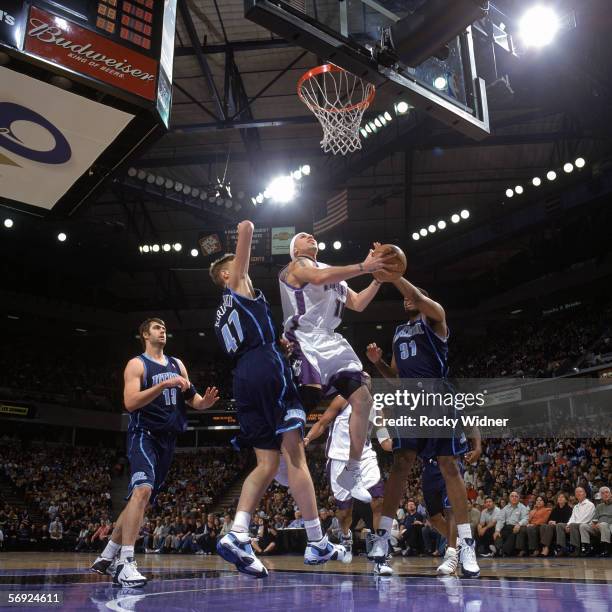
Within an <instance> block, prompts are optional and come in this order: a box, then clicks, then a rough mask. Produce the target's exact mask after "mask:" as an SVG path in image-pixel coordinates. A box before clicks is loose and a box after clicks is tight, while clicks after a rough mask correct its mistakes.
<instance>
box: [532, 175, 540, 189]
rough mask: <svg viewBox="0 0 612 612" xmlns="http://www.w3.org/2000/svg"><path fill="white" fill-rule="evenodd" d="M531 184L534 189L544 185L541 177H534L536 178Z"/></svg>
mask: <svg viewBox="0 0 612 612" xmlns="http://www.w3.org/2000/svg"><path fill="white" fill-rule="evenodd" d="M531 184H532V185H533V186H534V187H539V186H540V185H541V184H542V179H541V178H540V177H539V176H534V177H533V178H532V179H531Z"/></svg>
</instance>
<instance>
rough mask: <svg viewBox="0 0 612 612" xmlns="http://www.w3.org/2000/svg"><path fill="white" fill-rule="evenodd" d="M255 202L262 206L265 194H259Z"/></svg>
mask: <svg viewBox="0 0 612 612" xmlns="http://www.w3.org/2000/svg"><path fill="white" fill-rule="evenodd" d="M255 200H256V201H257V203H258V204H261V203H262V202H263V201H264V197H263V193H258V194H257V197H256V198H255Z"/></svg>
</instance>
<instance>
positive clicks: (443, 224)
mask: <svg viewBox="0 0 612 612" xmlns="http://www.w3.org/2000/svg"><path fill="white" fill-rule="evenodd" d="M438 229H441V230H443V229H446V221H444V220H443V219H440V221H438Z"/></svg>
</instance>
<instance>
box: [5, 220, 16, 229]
mask: <svg viewBox="0 0 612 612" xmlns="http://www.w3.org/2000/svg"><path fill="white" fill-rule="evenodd" d="M13 225H15V223H14V222H13V220H12V219H5V220H4V227H6V229H11V227H13Z"/></svg>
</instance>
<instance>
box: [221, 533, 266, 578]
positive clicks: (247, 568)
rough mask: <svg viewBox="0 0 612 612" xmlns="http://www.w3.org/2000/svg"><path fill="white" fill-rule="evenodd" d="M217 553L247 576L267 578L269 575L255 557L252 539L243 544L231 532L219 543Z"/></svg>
mask: <svg viewBox="0 0 612 612" xmlns="http://www.w3.org/2000/svg"><path fill="white" fill-rule="evenodd" d="M217 552H218V553H219V555H220V556H221V557H223V558H224V559H225V560H226V561H229V562H230V563H233V564H234V565H235V566H236V569H237V570H238V571H239V572H242V573H243V574H246V575H247V576H252V577H253V578H265V577H266V576H267V575H268V570H267V569H266V566H265V565H264V564H263V563H262V562H261V561H260V560H259V559H258V558H257V557H256V556H255V553H254V552H253V547H252V546H251V540H250V539H247V540H246V541H245V542H241V541H240V540H239V539H238V536H237V535H236V534H235V533H233V532H231V531H230V532H229V533H228V534H227V535H226V536H223V537H222V538H221V539H220V540H219V542H218V543H217Z"/></svg>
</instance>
